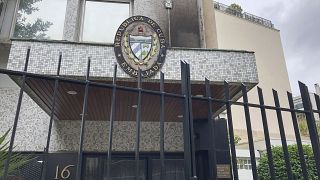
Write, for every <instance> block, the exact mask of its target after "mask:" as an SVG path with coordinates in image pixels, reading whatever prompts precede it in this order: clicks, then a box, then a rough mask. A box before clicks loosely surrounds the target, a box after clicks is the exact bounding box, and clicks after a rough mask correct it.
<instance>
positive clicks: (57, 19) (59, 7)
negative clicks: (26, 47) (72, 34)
mask: <svg viewBox="0 0 320 180" xmlns="http://www.w3.org/2000/svg"><path fill="white" fill-rule="evenodd" d="M66 6H67V0H54V1H53V0H32V1H30V0H20V4H19V10H18V13H17V22H16V25H15V29H14V34H13V37H16V38H27V39H56V40H60V39H62V38H63V27H64V19H65V13H66Z"/></svg>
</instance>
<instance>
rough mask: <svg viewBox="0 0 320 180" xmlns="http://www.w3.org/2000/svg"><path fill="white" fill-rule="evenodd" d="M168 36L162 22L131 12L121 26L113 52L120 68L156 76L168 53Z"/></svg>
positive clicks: (134, 72) (146, 75)
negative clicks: (162, 28) (159, 23)
mask: <svg viewBox="0 0 320 180" xmlns="http://www.w3.org/2000/svg"><path fill="white" fill-rule="evenodd" d="M166 50H167V45H166V40H165V36H164V33H163V31H162V30H161V28H160V26H159V25H158V24H157V23H156V22H155V21H153V20H152V19H150V18H148V17H145V16H132V17H130V18H128V19H126V20H125V21H124V22H123V23H122V24H121V25H120V27H119V28H118V30H117V33H116V36H115V38H114V52H115V56H116V58H117V61H118V63H119V65H120V66H121V68H122V69H123V70H124V71H125V72H126V73H127V74H128V75H130V76H132V77H137V76H138V70H139V69H140V70H141V75H142V77H145V78H150V77H152V76H154V75H155V74H156V73H157V72H158V71H159V70H160V69H161V67H162V65H163V63H164V60H165V57H166Z"/></svg>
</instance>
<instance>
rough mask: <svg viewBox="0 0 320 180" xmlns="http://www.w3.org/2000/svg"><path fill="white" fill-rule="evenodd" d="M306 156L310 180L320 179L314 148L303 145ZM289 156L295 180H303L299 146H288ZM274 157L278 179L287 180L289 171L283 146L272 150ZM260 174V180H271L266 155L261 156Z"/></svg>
mask: <svg viewBox="0 0 320 180" xmlns="http://www.w3.org/2000/svg"><path fill="white" fill-rule="evenodd" d="M303 150H304V156H305V159H306V164H307V171H308V174H309V179H314V180H316V179H318V177H317V170H316V164H315V160H314V156H313V151H312V148H311V147H310V146H309V145H303ZM288 151H289V156H290V163H291V167H292V172H293V176H294V179H299V180H300V179H301V180H302V179H303V177H302V169H301V166H300V158H299V154H298V147H297V145H289V146H288ZM272 155H273V164H274V167H275V172H276V179H279V180H287V179H288V178H287V173H286V172H287V171H286V165H285V161H284V156H283V150H282V147H281V146H277V147H273V148H272ZM258 174H259V178H260V180H269V179H271V177H270V173H269V165H268V156H267V154H266V153H264V154H263V155H262V156H261V159H260V161H259V166H258Z"/></svg>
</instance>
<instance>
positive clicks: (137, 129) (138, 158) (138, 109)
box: [135, 68, 141, 180]
mask: <svg viewBox="0 0 320 180" xmlns="http://www.w3.org/2000/svg"><path fill="white" fill-rule="evenodd" d="M138 90H139V91H138V104H137V113H136V143H135V161H136V176H135V178H136V180H138V179H139V174H140V173H139V171H140V170H139V160H140V156H139V151H140V123H141V69H140V68H139V69H138Z"/></svg>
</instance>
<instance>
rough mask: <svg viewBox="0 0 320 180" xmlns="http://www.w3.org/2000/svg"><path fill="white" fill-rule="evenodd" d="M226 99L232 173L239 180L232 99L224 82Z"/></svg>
mask: <svg viewBox="0 0 320 180" xmlns="http://www.w3.org/2000/svg"><path fill="white" fill-rule="evenodd" d="M224 96H225V97H224V98H225V104H226V109H227V120H228V130H229V138H230V149H231V160H232V171H233V178H234V180H239V175H238V167H237V154H236V148H235V143H234V132H233V122H232V112H231V99H230V90H229V83H228V82H227V81H224Z"/></svg>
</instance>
